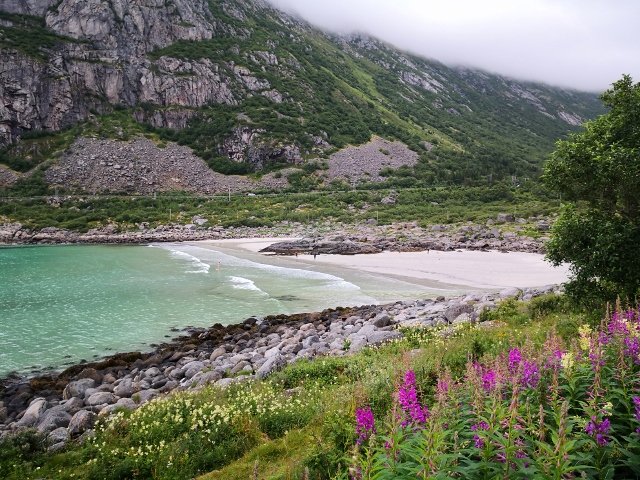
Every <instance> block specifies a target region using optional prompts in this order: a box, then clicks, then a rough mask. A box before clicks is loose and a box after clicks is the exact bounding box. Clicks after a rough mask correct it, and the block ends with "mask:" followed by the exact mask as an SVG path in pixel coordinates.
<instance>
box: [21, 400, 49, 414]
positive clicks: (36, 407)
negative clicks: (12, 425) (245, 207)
mask: <svg viewBox="0 0 640 480" xmlns="http://www.w3.org/2000/svg"><path fill="white" fill-rule="evenodd" d="M47 408H49V402H47V401H46V400H45V399H44V398H36V399H34V400H32V401H31V404H30V405H29V408H27V410H26V411H25V412H24V416H23V418H24V417H26V416H27V415H32V416H34V417H35V418H36V419H39V418H40V417H41V416H42V414H43V413H44V412H46V410H47Z"/></svg>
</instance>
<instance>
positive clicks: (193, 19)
mask: <svg viewBox="0 0 640 480" xmlns="http://www.w3.org/2000/svg"><path fill="white" fill-rule="evenodd" d="M55 4H56V2H54V1H53V0H28V1H18V0H0V10H3V11H6V12H9V13H18V14H29V15H35V16H40V17H44V19H45V22H46V28H47V30H49V31H50V32H52V33H55V34H57V35H60V36H64V37H67V38H69V39H70V40H68V41H66V40H65V39H64V38H61V39H60V43H59V44H58V45H56V48H55V49H53V50H52V51H49V52H47V54H48V58H47V59H46V60H45V61H43V59H42V58H34V57H32V56H28V55H26V54H24V53H22V52H18V51H16V50H12V49H9V48H2V49H0V146H1V145H8V144H10V143H13V142H15V141H16V140H17V138H18V137H19V135H20V133H21V132H24V131H30V130H39V129H45V130H59V129H61V128H63V127H64V126H66V125H70V124H74V123H77V122H78V121H81V120H84V119H85V118H86V117H87V116H88V114H89V111H90V110H97V111H98V112H100V111H102V109H103V107H102V99H104V100H106V101H107V102H108V103H111V104H122V105H126V106H133V105H136V104H140V103H149V104H153V105H156V106H160V107H172V106H179V107H200V106H202V105H204V104H206V103H209V102H212V103H225V104H235V103H237V102H236V100H235V98H234V96H233V94H232V92H231V89H230V86H229V85H230V84H232V83H233V82H235V81H236V79H235V78H233V77H231V76H225V75H223V74H222V73H221V71H220V69H219V66H218V65H215V64H212V63H211V62H210V61H206V60H202V61H200V62H184V61H181V60H177V59H169V58H160V59H158V60H157V61H156V62H155V63H154V62H152V61H151V60H150V59H149V58H148V56H147V54H148V53H149V52H151V51H153V50H154V49H156V48H162V47H166V46H167V45H170V44H171V43H173V42H174V41H176V40H180V39H184V40H203V39H209V38H211V37H212V36H213V35H214V34H216V33H218V34H224V33H225V32H216V31H215V29H216V26H215V25H218V24H216V23H215V22H212V20H215V19H213V17H212V14H211V12H210V10H209V8H208V5H207V3H206V2H205V1H203V0H174V1H173V2H170V3H166V4H165V2H164V1H159V0H114V1H111V2H100V1H98V0H90V1H82V0H63V1H62V2H58V3H57V5H55ZM6 23H9V24H11V22H9V21H8V22H6ZM7 26H12V25H7ZM246 77H247V78H248V77H251V75H246ZM260 87H262V88H269V85H260ZM183 117H184V116H183ZM154 120H155V121H154V122H153V123H154V124H156V125H158V126H169V127H180V126H183V124H184V118H182V119H180V120H179V119H176V118H175V115H174V116H171V115H170V116H169V118H167V119H163V118H161V116H160V118H155V119H154Z"/></svg>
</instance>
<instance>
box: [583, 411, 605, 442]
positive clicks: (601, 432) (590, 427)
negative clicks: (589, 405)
mask: <svg viewBox="0 0 640 480" xmlns="http://www.w3.org/2000/svg"><path fill="white" fill-rule="evenodd" d="M584 429H585V431H586V432H587V433H588V434H589V435H591V436H592V437H594V438H595V439H596V443H597V444H598V445H599V446H601V447H604V446H605V445H607V443H609V440H610V439H609V437H608V435H609V430H610V429H611V424H610V423H609V419H608V418H605V419H604V420H602V421H601V422H598V420H597V418H596V417H595V416H593V417H591V421H590V422H589V423H588V424H587V426H586V427H585V428H584Z"/></svg>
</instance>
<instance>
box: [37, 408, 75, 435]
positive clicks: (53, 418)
mask: <svg viewBox="0 0 640 480" xmlns="http://www.w3.org/2000/svg"><path fill="white" fill-rule="evenodd" d="M70 421H71V415H69V414H68V413H67V412H65V411H64V410H62V409H59V408H56V407H54V408H52V409H50V410H47V411H46V412H45V413H44V414H43V415H42V417H41V418H40V421H39V423H38V431H39V432H41V433H45V432H52V431H53V430H55V429H56V428H60V427H65V428H66V427H68V426H69V422H70Z"/></svg>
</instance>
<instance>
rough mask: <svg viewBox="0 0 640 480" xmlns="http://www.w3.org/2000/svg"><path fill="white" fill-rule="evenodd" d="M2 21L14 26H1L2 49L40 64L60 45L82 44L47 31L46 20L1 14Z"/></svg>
mask: <svg viewBox="0 0 640 480" xmlns="http://www.w3.org/2000/svg"><path fill="white" fill-rule="evenodd" d="M0 20H5V21H7V22H11V24H12V26H10V27H8V26H4V25H0V48H9V49H11V50H17V51H19V52H21V53H24V54H25V55H27V56H29V57H31V58H34V59H36V60H38V61H40V62H46V61H47V60H48V59H49V51H50V50H52V49H54V48H55V47H56V46H57V45H58V44H60V43H63V42H65V43H70V42H71V43H82V42H80V41H78V40H75V39H73V38H70V37H64V36H61V35H56V34H54V33H53V32H51V31H49V30H47V29H46V27H45V21H44V18H40V17H34V16H31V15H12V14H10V13H5V12H0Z"/></svg>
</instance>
